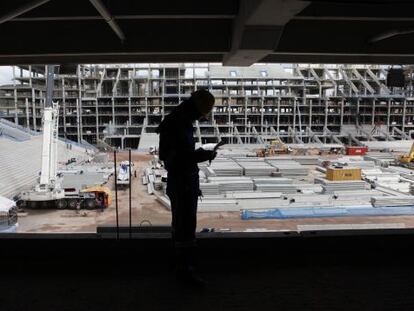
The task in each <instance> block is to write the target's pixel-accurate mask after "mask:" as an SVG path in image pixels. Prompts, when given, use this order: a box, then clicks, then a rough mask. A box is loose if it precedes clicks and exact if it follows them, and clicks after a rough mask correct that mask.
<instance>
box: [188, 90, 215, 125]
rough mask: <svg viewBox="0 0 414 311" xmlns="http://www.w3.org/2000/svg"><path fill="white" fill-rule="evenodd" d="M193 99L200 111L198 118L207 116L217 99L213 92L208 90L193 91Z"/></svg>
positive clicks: (197, 109)
mask: <svg viewBox="0 0 414 311" xmlns="http://www.w3.org/2000/svg"><path fill="white" fill-rule="evenodd" d="M191 100H192V102H193V103H194V104H195V108H196V111H197V112H198V117H197V119H200V118H205V117H207V116H208V114H209V113H210V112H211V110H212V109H213V106H214V101H215V99H214V96H213V94H211V93H210V92H209V91H207V90H198V91H195V92H193V93H191Z"/></svg>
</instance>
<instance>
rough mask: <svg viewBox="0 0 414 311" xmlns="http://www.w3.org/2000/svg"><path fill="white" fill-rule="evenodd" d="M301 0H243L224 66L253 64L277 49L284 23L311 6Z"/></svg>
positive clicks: (224, 58) (224, 59)
mask: <svg viewBox="0 0 414 311" xmlns="http://www.w3.org/2000/svg"><path fill="white" fill-rule="evenodd" d="M309 3H310V2H309V1H298V0H260V1H251V0H241V1H240V9H239V14H238V15H237V17H236V19H235V21H234V25H233V36H232V47H231V51H230V52H229V53H227V54H225V55H224V57H223V64H224V65H225V66H250V65H252V64H254V63H257V62H259V61H260V60H261V59H263V58H264V57H265V56H267V55H269V54H271V53H272V52H274V50H275V49H276V48H277V46H278V44H279V40H280V38H281V36H282V33H283V29H284V26H285V25H286V24H287V23H288V22H289V21H290V20H291V19H292V17H294V16H295V15H296V14H298V13H299V12H300V11H302V10H303V9H304V8H305V7H306V6H308V5H309Z"/></svg>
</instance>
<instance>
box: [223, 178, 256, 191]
mask: <svg viewBox="0 0 414 311" xmlns="http://www.w3.org/2000/svg"><path fill="white" fill-rule="evenodd" d="M219 189H220V192H227V191H230V192H232V191H245V192H246V191H253V190H254V183H253V181H252V180H238V181H227V182H226V181H222V182H220V183H219Z"/></svg>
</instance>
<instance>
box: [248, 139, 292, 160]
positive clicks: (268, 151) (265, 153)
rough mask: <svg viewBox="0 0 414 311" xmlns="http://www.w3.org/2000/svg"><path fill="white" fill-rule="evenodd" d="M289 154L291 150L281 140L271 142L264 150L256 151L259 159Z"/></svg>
mask: <svg viewBox="0 0 414 311" xmlns="http://www.w3.org/2000/svg"><path fill="white" fill-rule="evenodd" d="M287 153H289V148H288V147H287V146H286V145H285V144H284V143H283V142H282V141H281V140H280V139H279V138H278V139H274V140H272V141H270V143H269V144H268V145H266V146H265V147H264V148H260V149H257V150H256V155H257V156H258V157H269V156H273V155H275V154H287Z"/></svg>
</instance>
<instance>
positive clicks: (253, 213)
mask: <svg viewBox="0 0 414 311" xmlns="http://www.w3.org/2000/svg"><path fill="white" fill-rule="evenodd" d="M401 215H414V206H387V207H368V206H361V207H355V206H354V207H335V208H334V207H326V208H321V207H292V208H275V209H270V210H260V211H259V210H242V212H241V218H242V219H243V220H249V219H289V218H322V217H345V216H401Z"/></svg>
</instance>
